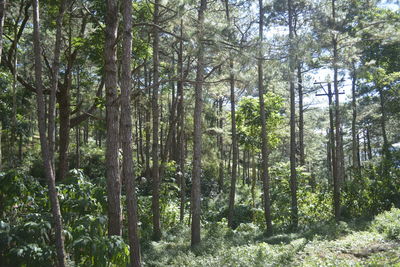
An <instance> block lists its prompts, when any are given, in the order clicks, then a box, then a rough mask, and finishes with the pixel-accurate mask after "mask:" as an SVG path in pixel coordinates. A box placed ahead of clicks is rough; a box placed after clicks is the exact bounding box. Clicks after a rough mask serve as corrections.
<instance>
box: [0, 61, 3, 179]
mask: <svg viewBox="0 0 400 267" xmlns="http://www.w3.org/2000/svg"><path fill="white" fill-rule="evenodd" d="M0 57H1V56H0ZM2 136H3V122H2V121H1V120H0V171H1V170H2V169H3V154H2V146H1V138H2Z"/></svg>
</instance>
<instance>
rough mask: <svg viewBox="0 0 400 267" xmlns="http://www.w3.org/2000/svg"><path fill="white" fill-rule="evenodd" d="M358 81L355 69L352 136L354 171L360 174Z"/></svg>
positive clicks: (352, 85) (352, 91)
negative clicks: (357, 125) (357, 126)
mask: <svg viewBox="0 0 400 267" xmlns="http://www.w3.org/2000/svg"><path fill="white" fill-rule="evenodd" d="M356 81H357V77H356V71H355V69H353V77H352V83H351V96H352V101H351V107H352V111H353V117H352V120H351V136H352V154H353V169H354V171H355V172H356V173H358V171H359V168H360V165H359V159H358V149H359V148H358V139H357V129H356V123H357V99H356Z"/></svg>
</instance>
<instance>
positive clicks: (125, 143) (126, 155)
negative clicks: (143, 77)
mask: <svg viewBox="0 0 400 267" xmlns="http://www.w3.org/2000/svg"><path fill="white" fill-rule="evenodd" d="M122 13H123V25H124V31H123V43H122V75H121V138H122V154H123V162H122V175H123V179H124V185H125V187H126V206H127V211H128V239H129V248H130V249H129V252H130V253H129V256H130V263H131V266H135V267H138V266H141V263H140V244H139V238H138V228H137V221H138V219H137V200H136V190H135V174H134V166H133V149H132V117H131V106H130V95H131V87H132V82H131V54H132V2H131V0H124V1H123V2H122Z"/></svg>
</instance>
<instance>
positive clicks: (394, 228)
mask: <svg viewBox="0 0 400 267" xmlns="http://www.w3.org/2000/svg"><path fill="white" fill-rule="evenodd" d="M371 227H372V229H374V230H376V231H377V232H379V233H382V234H384V235H385V236H386V237H387V238H389V239H397V240H400V209H397V208H392V209H391V210H389V211H385V212H383V213H381V214H378V215H377V216H376V217H375V219H374V221H373V222H372V225H371Z"/></svg>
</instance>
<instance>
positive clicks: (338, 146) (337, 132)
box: [332, 0, 344, 221]
mask: <svg viewBox="0 0 400 267" xmlns="http://www.w3.org/2000/svg"><path fill="white" fill-rule="evenodd" d="M332 20H333V30H334V32H335V30H336V7H335V0H332ZM337 42H338V41H337V36H336V35H335V33H333V35H332V46H333V90H334V94H335V135H336V136H335V138H336V154H335V161H336V176H337V177H336V179H334V181H333V182H334V197H333V198H334V210H335V219H336V220H337V221H338V220H340V217H341V214H340V213H341V207H340V205H341V204H340V187H341V185H340V184H341V182H342V181H343V167H344V166H342V158H343V155H342V153H341V151H342V150H343V148H342V138H341V122H340V110H339V88H338V65H337V64H338V48H337V46H338V43H337Z"/></svg>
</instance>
